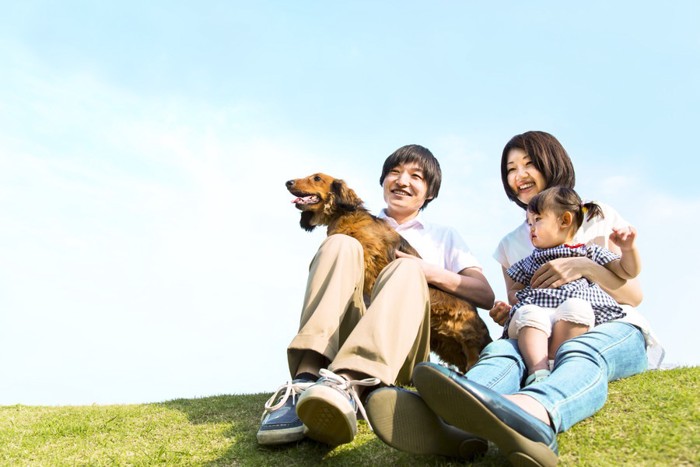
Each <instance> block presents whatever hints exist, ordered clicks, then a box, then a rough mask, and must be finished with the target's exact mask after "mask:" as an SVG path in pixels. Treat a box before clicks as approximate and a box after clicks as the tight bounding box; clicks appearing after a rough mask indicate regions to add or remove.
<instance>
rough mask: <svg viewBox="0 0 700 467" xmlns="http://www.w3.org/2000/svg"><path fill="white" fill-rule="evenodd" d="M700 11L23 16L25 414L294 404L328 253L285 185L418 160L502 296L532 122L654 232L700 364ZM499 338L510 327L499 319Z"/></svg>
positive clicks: (18, 265) (451, 9) (3, 279)
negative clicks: (291, 346) (296, 356)
mask: <svg viewBox="0 0 700 467" xmlns="http://www.w3.org/2000/svg"><path fill="white" fill-rule="evenodd" d="M698 18H700V6H699V5H698V4H697V3H695V2H690V1H688V2H672V3H666V4H658V3H652V2H615V3H614V4H609V3H608V2H587V3H585V4H580V5H573V6H571V5H564V4H561V3H560V2H528V3H522V2H515V1H513V2H492V3H489V4H481V3H477V2H447V1H445V2H430V3H428V2H320V1H318V2H307V1H302V2H293V3H290V2H281V1H280V2H214V1H207V2H199V3H197V4H196V5H195V4H194V3H193V2H165V1H154V2H147V4H146V5H144V4H143V2H130V1H122V2H112V3H106V2H89V1H83V2H79V1H68V2H59V3H56V2H36V1H27V2H7V5H4V6H3V15H2V17H1V18H0V60H1V61H2V63H3V67H2V72H0V264H1V265H2V267H1V268H0V363H2V367H3V369H4V373H5V377H4V378H3V381H2V382H0V404H15V403H24V404H51V405H55V404H61V405H62V404H91V403H98V404H110V403H131V402H151V401H162V400H168V399H173V398H179V397H187V398H189V397H199V396H209V395H215V394H236V393H251V392H270V391H272V390H274V389H275V388H276V387H277V386H278V385H279V384H281V383H282V382H283V381H284V380H285V379H286V378H287V377H288V375H287V369H286V356H285V348H286V346H287V344H288V343H289V341H290V340H291V338H292V336H293V334H294V331H295V330H296V327H297V325H298V318H299V311H300V306H301V301H302V298H303V289H304V285H305V281H306V272H307V268H308V264H309V261H310V260H311V257H312V256H313V254H314V252H315V249H316V247H317V245H318V244H319V243H320V241H321V240H322V238H323V232H321V231H318V232H313V233H311V234H310V233H307V232H304V231H302V230H301V229H299V228H298V213H297V212H296V210H295V209H294V208H293V206H292V205H291V199H292V198H291V196H290V195H289V194H288V193H287V192H286V190H285V188H284V181H285V180H287V179H290V178H296V177H301V176H305V175H308V174H310V173H313V172H317V171H321V172H326V173H329V174H332V175H334V176H337V177H339V178H344V179H345V180H346V181H347V182H348V183H349V184H350V185H351V186H352V187H354V188H355V190H356V191H357V192H358V193H359V194H360V196H361V197H362V198H363V199H364V200H365V201H366V204H367V205H368V207H369V208H370V209H372V210H374V211H377V210H378V209H380V208H381V207H382V206H383V204H382V199H381V189H380V187H379V183H378V178H379V174H380V169H381V164H382V162H383V160H384V159H385V158H386V157H387V156H388V155H389V154H390V153H391V152H392V151H393V150H395V149H396V148H398V147H400V146H402V145H404V144H409V143H419V144H422V145H424V146H427V147H428V148H430V149H431V150H432V151H433V152H434V153H435V155H436V156H437V157H438V159H439V160H440V162H441V164H442V167H443V172H444V181H443V187H442V190H441V193H440V196H439V198H438V199H437V200H436V201H435V202H434V203H432V204H431V205H430V207H429V208H428V209H427V210H426V211H425V214H426V216H427V217H428V218H429V219H430V220H432V221H434V222H438V223H443V224H450V225H453V226H455V227H457V228H458V229H459V231H460V232H461V234H462V236H463V237H464V238H465V239H466V241H467V243H468V244H469V245H470V247H471V248H472V249H473V250H474V252H475V254H476V255H477V257H478V258H479V260H480V261H481V262H482V264H483V266H484V271H485V273H486V275H487V277H488V279H489V280H490V282H491V284H492V286H493V287H494V289H495V291H496V295H497V296H498V297H499V298H504V297H505V294H504V292H503V284H502V282H503V281H502V276H501V272H500V267H499V266H498V265H497V264H496V262H495V260H493V259H492V258H491V253H492V251H493V249H494V248H495V247H496V244H497V243H498V239H500V237H502V236H503V235H504V234H505V233H507V232H508V231H510V230H511V229H512V228H514V227H515V226H516V225H517V224H518V223H519V222H520V220H521V218H522V217H521V216H522V211H521V210H520V209H518V208H517V207H516V206H515V205H514V204H512V203H510V202H509V201H508V200H507V199H506V197H505V195H504V194H503V190H502V187H501V183H500V178H499V168H498V167H499V160H500V154H501V151H502V148H503V146H504V145H505V143H506V142H507V141H508V139H510V137H512V136H513V135H515V134H517V133H521V132H523V131H527V130H534V129H537V130H545V131H548V132H550V133H552V134H554V135H555V136H557V137H558V138H559V139H560V141H561V142H562V143H563V144H564V146H565V147H566V148H567V150H568V151H569V154H570V155H571V157H572V159H573V161H574V165H575V167H576V171H577V189H578V191H579V192H580V193H581V194H582V195H583V196H584V197H587V198H593V199H598V200H601V201H604V202H606V203H608V204H611V205H613V206H614V207H615V208H617V210H618V211H619V212H620V213H621V214H622V215H623V216H624V217H625V218H626V219H627V220H629V221H630V222H631V223H633V224H634V225H635V226H637V227H638V229H639V232H640V233H639V235H640V236H639V245H640V248H641V250H642V258H643V260H644V269H643V272H642V274H641V276H640V280H641V282H642V285H643V288H644V291H645V300H644V303H643V304H642V306H641V308H640V310H641V311H642V312H643V313H644V314H645V315H646V316H647V317H648V318H649V320H650V321H651V322H652V324H653V325H654V328H655V330H656V332H657V334H658V335H659V337H660V338H661V340H662V342H663V343H664V345H665V347H666V351H667V359H666V361H667V362H668V363H672V364H681V365H698V364H700V356H699V354H698V352H697V349H695V347H694V346H693V345H692V340H693V337H694V336H693V333H692V330H693V328H695V327H696V325H697V323H698V318H697V313H696V312H695V311H694V308H695V307H694V306H693V304H694V303H695V296H694V294H693V293H692V290H693V288H694V287H696V284H697V283H698V282H700V275H699V274H698V272H697V268H696V267H695V264H696V263H697V262H698V260H699V259H700V255H698V253H696V249H695V248H693V247H692V246H689V245H688V243H689V242H692V240H693V237H692V235H691V234H690V232H694V231H695V230H696V229H697V225H698V224H697V218H698V216H700V190H699V189H698V185H697V183H696V176H697V171H698V170H697V169H698V168H699V166H698V163H697V158H696V157H694V155H693V153H694V152H695V151H696V150H697V144H696V134H697V125H698V121H700V118H699V117H700V111H699V110H698V108H699V107H700V86H698V83H700V33H699V32H698V28H697V20H698ZM491 329H492V334H493V335H494V336H497V335H498V330H497V327H496V326H495V325H491Z"/></svg>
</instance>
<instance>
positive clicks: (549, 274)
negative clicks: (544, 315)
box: [530, 257, 592, 289]
mask: <svg viewBox="0 0 700 467" xmlns="http://www.w3.org/2000/svg"><path fill="white" fill-rule="evenodd" d="M591 263H592V261H591V260H590V259H588V258H586V257H578V258H558V259H554V260H552V261H549V262H548V263H545V264H544V265H542V266H541V267H540V268H539V269H538V270H537V271H536V272H535V274H533V276H532V280H531V281H530V286H531V287H532V288H535V289H537V288H541V289H556V288H557V287H561V286H562V285H564V284H568V283H569V282H573V281H575V280H577V279H580V278H582V277H585V276H587V273H588V268H589V266H590V265H591Z"/></svg>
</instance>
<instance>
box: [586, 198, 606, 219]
mask: <svg viewBox="0 0 700 467" xmlns="http://www.w3.org/2000/svg"><path fill="white" fill-rule="evenodd" d="M581 214H583V215H584V216H586V220H587V221H589V220H591V219H593V218H595V217H600V218H601V219H603V218H605V214H603V208H601V207H600V204H598V203H594V202H593V201H589V202H587V203H583V204H581Z"/></svg>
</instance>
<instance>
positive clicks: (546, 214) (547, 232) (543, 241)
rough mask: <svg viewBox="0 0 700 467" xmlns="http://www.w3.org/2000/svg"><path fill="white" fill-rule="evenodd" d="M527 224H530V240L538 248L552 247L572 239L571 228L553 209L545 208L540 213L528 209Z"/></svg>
mask: <svg viewBox="0 0 700 467" xmlns="http://www.w3.org/2000/svg"><path fill="white" fill-rule="evenodd" d="M527 225H529V226H530V241H531V242H532V244H533V246H536V247H537V248H543V249H544V248H552V247H555V246H559V245H563V244H564V243H566V242H567V241H569V240H570V239H569V238H568V237H569V235H568V234H569V230H570V229H569V228H568V226H567V225H566V224H565V223H563V222H562V219H561V217H559V216H557V215H556V214H555V213H554V212H553V211H551V210H550V211H544V210H543V211H542V212H541V213H540V214H535V213H534V212H530V211H528V212H527Z"/></svg>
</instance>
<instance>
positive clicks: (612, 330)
mask: <svg viewBox="0 0 700 467" xmlns="http://www.w3.org/2000/svg"><path fill="white" fill-rule="evenodd" d="M646 368H647V357H646V345H645V342H644V336H643V334H642V332H641V331H640V330H639V329H638V328H636V327H635V326H633V325H631V324H629V323H622V322H615V321H609V322H607V323H604V324H601V325H600V326H596V327H595V328H593V329H592V330H591V331H589V332H587V333H585V334H583V335H581V336H578V337H575V338H573V339H570V340H568V341H566V342H564V343H563V344H562V345H561V347H559V350H558V351H557V353H556V356H555V358H554V370H553V371H552V374H551V376H549V378H547V379H545V380H544V381H542V382H540V383H535V384H531V385H529V386H526V387H525V388H522V389H521V386H522V383H523V380H524V378H525V377H526V376H527V368H526V367H525V362H524V361H523V358H522V356H521V355H520V352H519V350H518V342H517V341H516V340H514V339H500V340H497V341H494V342H492V343H490V344H489V345H487V346H486V348H485V349H484V350H483V351H482V353H481V356H480V357H479V361H478V362H477V363H476V364H475V365H474V366H473V367H472V368H471V369H470V370H469V371H468V372H467V374H466V376H467V378H468V379H470V380H472V381H475V382H477V383H479V384H481V385H484V386H487V387H489V388H491V389H493V390H494V391H497V392H499V393H501V394H524V395H527V396H530V397H532V398H533V399H536V400H537V401H538V402H539V403H541V404H542V405H543V406H544V407H545V409H547V412H549V416H550V418H551V420H552V427H553V428H554V429H555V430H556V432H557V433H560V432H562V431H566V430H568V429H569V428H571V427H572V426H573V425H574V424H576V423H578V422H580V421H581V420H584V419H586V418H588V417H590V416H591V415H593V414H594V413H596V412H597V411H598V410H600V408H601V407H603V404H604V403H605V400H606V399H607V397H608V382H609V381H614V380H616V379H620V378H626V377H628V376H632V375H635V374H637V373H641V372H643V371H644V370H646Z"/></svg>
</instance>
